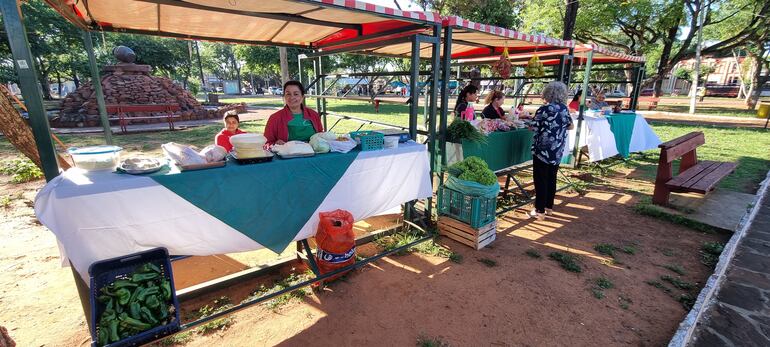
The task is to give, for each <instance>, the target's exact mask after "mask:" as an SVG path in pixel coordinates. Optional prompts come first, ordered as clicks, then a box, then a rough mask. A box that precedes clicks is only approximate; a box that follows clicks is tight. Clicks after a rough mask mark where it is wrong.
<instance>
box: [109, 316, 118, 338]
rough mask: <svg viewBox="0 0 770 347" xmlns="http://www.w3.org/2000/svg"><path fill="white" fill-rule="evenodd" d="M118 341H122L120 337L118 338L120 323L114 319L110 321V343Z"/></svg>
mask: <svg viewBox="0 0 770 347" xmlns="http://www.w3.org/2000/svg"><path fill="white" fill-rule="evenodd" d="M117 341H120V336H118V321H117V320H116V319H113V320H111V321H110V342H117Z"/></svg>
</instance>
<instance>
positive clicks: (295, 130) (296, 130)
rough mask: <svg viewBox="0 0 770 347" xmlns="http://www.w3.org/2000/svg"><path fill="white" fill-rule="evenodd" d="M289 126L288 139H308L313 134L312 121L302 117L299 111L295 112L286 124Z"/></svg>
mask: <svg viewBox="0 0 770 347" xmlns="http://www.w3.org/2000/svg"><path fill="white" fill-rule="evenodd" d="M287 126H288V128H289V141H305V142H307V141H309V140H310V136H313V134H315V128H313V123H312V122H310V121H309V120H307V119H305V118H303V117H302V114H301V113H295V114H294V118H293V119H292V120H290V121H289V123H288V124H287Z"/></svg>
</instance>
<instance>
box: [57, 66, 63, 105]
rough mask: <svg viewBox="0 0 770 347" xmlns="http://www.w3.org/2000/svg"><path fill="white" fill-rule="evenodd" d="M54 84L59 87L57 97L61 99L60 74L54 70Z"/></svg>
mask: <svg viewBox="0 0 770 347" xmlns="http://www.w3.org/2000/svg"><path fill="white" fill-rule="evenodd" d="M56 84H57V85H58V87H59V99H61V98H62V95H61V74H60V73H59V72H58V71H57V72H56Z"/></svg>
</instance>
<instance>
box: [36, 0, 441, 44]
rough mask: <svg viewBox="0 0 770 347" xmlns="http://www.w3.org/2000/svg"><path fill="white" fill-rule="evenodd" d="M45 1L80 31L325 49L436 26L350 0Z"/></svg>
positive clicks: (434, 18)
mask: <svg viewBox="0 0 770 347" xmlns="http://www.w3.org/2000/svg"><path fill="white" fill-rule="evenodd" d="M45 1H46V2H47V3H48V4H49V5H50V6H51V7H53V8H54V9H56V10H57V11H58V12H59V13H61V15H62V16H63V17H64V18H66V19H67V20H69V21H70V22H72V23H74V24H75V25H77V26H79V27H81V28H84V29H88V30H104V31H115V32H127V33H137V34H146V35H154V36H166V37H175V38H182V39H198V40H209V41H220V42H228V43H240V44H256V45H270V46H286V47H299V48H308V49H317V50H327V51H337V50H340V51H342V50H345V49H347V50H351V49H354V47H357V46H362V45H366V44H369V46H371V44H374V43H376V42H378V41H379V42H381V43H382V44H383V45H385V44H387V42H388V41H389V40H392V39H394V38H401V37H407V36H410V35H414V34H415V33H425V32H426V30H430V29H431V28H432V27H433V26H436V25H438V24H440V23H441V18H440V16H439V15H438V14H436V13H433V12H420V11H400V10H396V9H392V8H388V7H383V6H376V5H373V4H369V3H365V2H360V1H355V0H271V1H233V0H229V1H228V0H184V1H183V0H100V1H85V0H84V1H73V0H45ZM367 48H368V49H371V48H372V47H367Z"/></svg>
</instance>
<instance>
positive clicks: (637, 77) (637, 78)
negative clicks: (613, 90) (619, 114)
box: [628, 65, 642, 111]
mask: <svg viewBox="0 0 770 347" xmlns="http://www.w3.org/2000/svg"><path fill="white" fill-rule="evenodd" d="M641 85H642V71H641V66H638V65H637V66H635V67H634V89H633V90H631V95H629V97H631V101H630V102H629V105H628V108H629V109H630V110H632V111H636V107H637V104H638V102H639V88H640V87H641Z"/></svg>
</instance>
